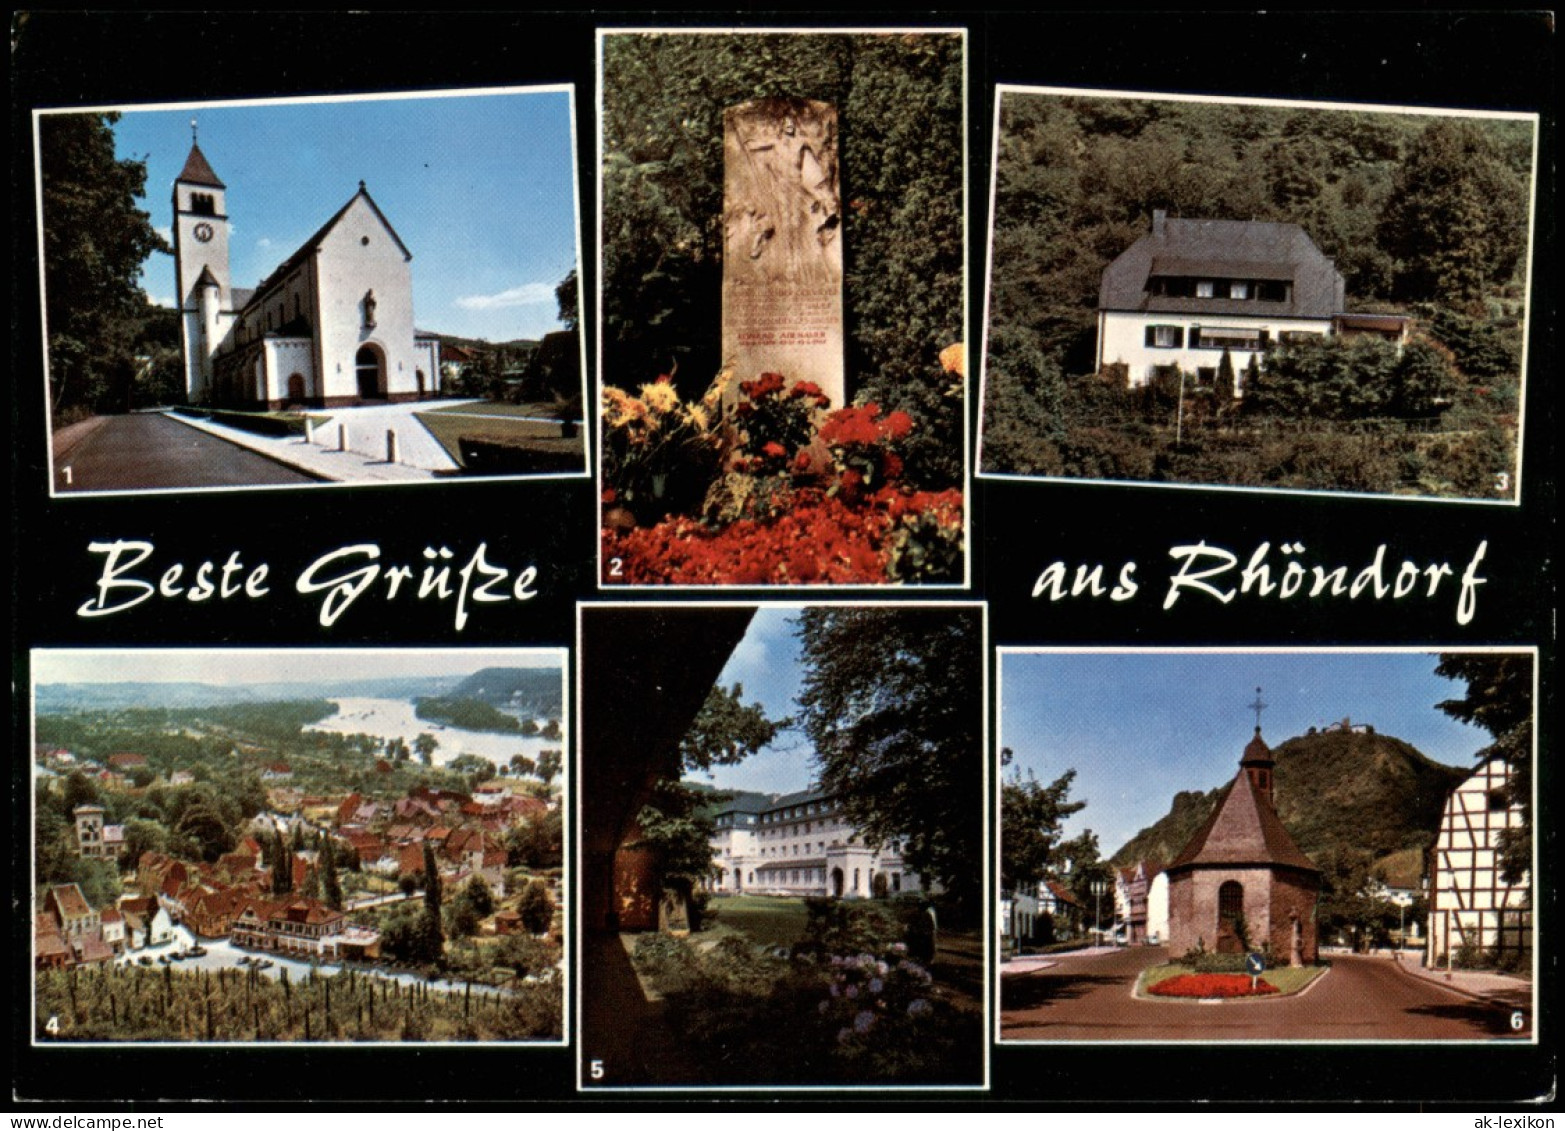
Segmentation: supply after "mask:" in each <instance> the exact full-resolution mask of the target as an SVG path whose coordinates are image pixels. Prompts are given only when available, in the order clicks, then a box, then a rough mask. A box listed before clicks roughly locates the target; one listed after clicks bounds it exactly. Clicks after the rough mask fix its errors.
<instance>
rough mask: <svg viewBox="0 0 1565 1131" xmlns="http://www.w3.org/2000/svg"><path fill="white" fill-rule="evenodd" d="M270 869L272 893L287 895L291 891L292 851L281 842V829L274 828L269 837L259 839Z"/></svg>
mask: <svg viewBox="0 0 1565 1131" xmlns="http://www.w3.org/2000/svg"><path fill="white" fill-rule="evenodd" d="M261 843H262V845H263V846H264V849H265V852H266V854H267V856H268V857H269V859H268V864H269V865H270V867H271V870H272V894H273V895H287V894H288V893H289V892H291V891H293V853H292V852H290V851H289V850H288V847H287V845H285V844H284V843H283V831H282V830H281V829H275V830H273V832H272V835H271V836H270V837H263V838H262V841H261Z"/></svg>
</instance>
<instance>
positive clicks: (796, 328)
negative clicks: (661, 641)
mask: <svg viewBox="0 0 1565 1131" xmlns="http://www.w3.org/2000/svg"><path fill="white" fill-rule="evenodd" d="M965 45H966V37H965V34H964V33H963V32H961V31H930V30H919V31H892V30H884V31H874V32H868V31H866V32H851V31H844V32H831V33H825V32H820V33H817V32H793V33H789V32H765V33H740V32H721V33H699V32H641V31H625V32H602V33H600V35H599V51H600V59H599V98H600V105H599V131H600V132H599V146H600V150H599V162H600V166H599V178H600V181H599V184H600V193H599V200H600V215H599V234H600V237H601V256H602V270H601V277H600V293H599V327H598V329H599V363H600V365H599V367H600V378H601V381H602V388H601V396H602V402H601V405H600V416H599V420H598V428H599V435H600V437H601V445H600V449H599V450H600V453H601V464H602V466H601V472H602V498H601V504H600V505H601V511H600V518H601V528H602V538H601V553H600V567H601V569H600V573H601V580H602V583H603V584H604V585H605V586H760V585H765V586H773V585H777V586H822V585H826V586H845V585H852V586H862V585H884V584H909V585H946V586H957V585H961V584H962V583H963V582H964V581H965V579H966V577H967V511H966V506H965V493H964V485H965V482H966V473H967V443H966V426H965V421H966V404H967V398H966V378H965V374H966V361H965V347H964V342H965V338H966V335H965V314H964V310H965V302H966V300H965V295H966V267H965V265H966V250H965V249H966V195H965V184H966V176H965V173H966V155H967V148H966V101H965V89H966V87H965V51H964V49H965Z"/></svg>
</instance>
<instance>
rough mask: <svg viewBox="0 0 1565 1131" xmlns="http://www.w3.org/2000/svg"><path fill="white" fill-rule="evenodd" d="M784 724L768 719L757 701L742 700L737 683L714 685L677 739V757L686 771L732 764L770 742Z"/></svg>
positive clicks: (783, 720) (742, 694)
mask: <svg viewBox="0 0 1565 1131" xmlns="http://www.w3.org/2000/svg"><path fill="white" fill-rule="evenodd" d="M788 723H789V720H787V719H773V718H769V717H768V716H767V714H766V709H765V708H764V707H762V706H761V704H759V703H748V704H747V703H745V701H744V687H743V686H742V685H740V684H737V683H736V684H734V685H733V686H732V687H729V688H722V687H714V688H712V690H711V691H710V692H708V693H707V697H706V701H705V702H703V703H702V704H701V710H700V711H699V712H698V713H697V714H696V717H695V721H694V722H692V723H691V724H690V729H689V730H688V731H687V732H686V733H685V737H684V738H683V739H681V740H680V743H679V754H680V758H681V759H682V760H683V762H684V766H685V769H687V770H710V769H711V768H712V767H713V766H734V765H737V764H738V763H740V762H742V761H744V759H746V758H748V757H749V756H750V755H751V754H754V753H755V752H756V751H758V750H760V749H762V748H763V747H765V746H767V745H768V744H770V743H771V741H772V739H774V738H776V737H777V732H778V731H780V730H781V729H783V728H784V727H786V726H787V725H788Z"/></svg>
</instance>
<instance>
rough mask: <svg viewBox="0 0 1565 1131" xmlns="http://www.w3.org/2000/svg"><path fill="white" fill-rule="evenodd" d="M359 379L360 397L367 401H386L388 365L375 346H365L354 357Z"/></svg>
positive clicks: (354, 365)
mask: <svg viewBox="0 0 1565 1131" xmlns="http://www.w3.org/2000/svg"><path fill="white" fill-rule="evenodd" d="M353 368H354V372H355V373H356V374H357V375H358V378H359V396H360V397H362V398H363V399H365V400H385V399H386V364H385V359H384V358H382V357H381V355H380V351H379V350H378V349H376V348H375V347H374V346H363V347H361V348H360V350H359V352H358V353H357V354H355V355H354V357H353Z"/></svg>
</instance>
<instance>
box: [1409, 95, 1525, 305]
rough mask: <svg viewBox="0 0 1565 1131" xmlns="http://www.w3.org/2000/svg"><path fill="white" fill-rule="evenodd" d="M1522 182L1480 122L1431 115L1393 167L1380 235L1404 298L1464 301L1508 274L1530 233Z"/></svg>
mask: <svg viewBox="0 0 1565 1131" xmlns="http://www.w3.org/2000/svg"><path fill="white" fill-rule="evenodd" d="M1527 206H1528V200H1527V185H1526V180H1525V178H1523V177H1520V176H1518V175H1517V174H1516V173H1515V172H1514V171H1513V170H1512V169H1511V168H1510V167H1509V166H1508V165H1507V163H1506V160H1505V157H1504V154H1503V152H1502V150H1501V148H1500V147H1499V146H1498V145H1497V144H1496V142H1495V140H1494V138H1493V137H1492V136H1491V132H1490V131H1489V130H1488V129H1486V128H1485V126H1484V125H1482V124H1480V123H1478V122H1472V121H1462V120H1459V119H1454V118H1436V119H1435V120H1434V121H1432V122H1430V123H1429V125H1428V126H1427V127H1426V128H1425V130H1424V132H1423V134H1422V135H1421V136H1420V137H1419V138H1418V140H1417V142H1416V143H1415V144H1414V145H1413V147H1412V150H1411V152H1409V153H1408V155H1407V157H1406V159H1405V160H1404V161H1403V162H1402V164H1401V165H1400V166H1399V167H1398V169H1397V174H1396V180H1395V183H1394V185H1393V186H1392V189H1391V195H1390V197H1389V198H1388V199H1387V201H1386V205H1385V210H1384V212H1383V213H1382V215H1381V220H1380V228H1379V237H1380V243H1381V246H1383V247H1384V248H1386V249H1387V251H1389V252H1390V253H1391V255H1392V256H1393V257H1394V258H1395V259H1396V262H1397V284H1398V288H1399V290H1400V292H1401V293H1402V295H1403V296H1405V297H1407V298H1412V299H1438V300H1441V301H1444V302H1451V303H1458V304H1466V303H1471V302H1474V301H1475V300H1477V299H1480V298H1482V297H1483V295H1484V293H1485V291H1486V289H1487V288H1488V287H1490V286H1493V285H1495V284H1500V283H1504V282H1506V281H1507V280H1509V279H1510V278H1511V276H1512V274H1513V273H1514V272H1515V271H1516V269H1517V266H1518V264H1519V263H1520V262H1521V260H1522V256H1523V253H1524V251H1525V248H1526V239H1527Z"/></svg>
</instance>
